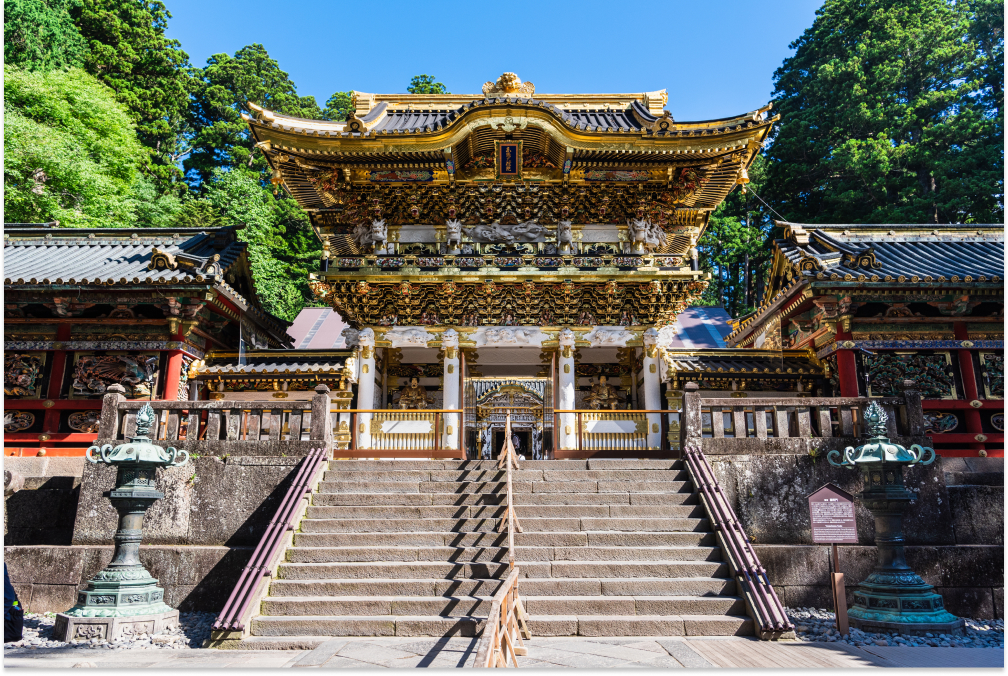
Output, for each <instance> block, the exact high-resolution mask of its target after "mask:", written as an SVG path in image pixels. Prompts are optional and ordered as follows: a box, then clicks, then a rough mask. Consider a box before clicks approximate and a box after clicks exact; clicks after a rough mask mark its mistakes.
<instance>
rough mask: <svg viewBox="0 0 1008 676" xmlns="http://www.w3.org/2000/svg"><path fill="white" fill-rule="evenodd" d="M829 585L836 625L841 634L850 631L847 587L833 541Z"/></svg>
mask: <svg viewBox="0 0 1008 676" xmlns="http://www.w3.org/2000/svg"><path fill="white" fill-rule="evenodd" d="M830 587H831V589H832V591H833V610H834V612H835V614H836V627H837V631H839V632H840V633H841V634H843V635H845V636H846V635H847V634H848V633H850V626H849V624H848V623H847V589H846V587H845V586H844V576H843V573H841V572H840V559H839V553H838V551H837V546H836V543H835V542H834V543H833V572H832V573H830Z"/></svg>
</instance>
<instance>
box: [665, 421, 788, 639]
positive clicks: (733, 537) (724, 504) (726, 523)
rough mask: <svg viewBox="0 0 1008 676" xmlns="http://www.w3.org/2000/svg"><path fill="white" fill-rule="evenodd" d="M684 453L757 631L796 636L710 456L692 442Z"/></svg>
mask: <svg viewBox="0 0 1008 676" xmlns="http://www.w3.org/2000/svg"><path fill="white" fill-rule="evenodd" d="M694 441H695V440H694ZM683 457H684V459H685V464H686V469H687V470H688V471H689V473H690V478H691V479H692V480H693V485H694V486H696V487H697V490H698V492H699V493H700V502H701V504H702V505H703V506H704V509H705V510H706V512H707V516H708V518H709V519H710V522H711V525H712V526H713V527H714V531H715V533H716V534H717V538H718V544H719V545H720V546H721V551H722V552H723V553H724V555H725V558H726V559H727V560H728V565H729V567H730V568H731V571H732V576H733V577H734V578H735V581H736V582H737V583H738V585H739V589H740V590H741V592H742V596H743V598H744V599H745V602H746V609H747V610H748V611H749V614H750V616H752V618H753V621H754V622H755V625H756V627H755V629H756V635H757V636H758V637H760V638H762V639H779V638H794V625H793V624H792V623H791V621H790V620H789V619H788V616H787V612H786V611H785V610H784V606H783V604H782V603H781V602H780V599H778V598H777V592H775V591H774V588H773V587H772V586H771V585H770V580H769V578H767V572H766V569H765V568H764V567H763V564H761V563H760V560H759V557H758V556H756V551H755V550H754V549H753V546H752V543H751V542H750V541H749V537H748V536H747V535H746V534H745V531H744V530H742V525H741V524H740V523H739V520H738V517H737V516H735V510H734V509H732V506H731V505H730V504H729V503H728V500H727V499H725V496H724V491H722V490H721V485H720V484H719V483H718V480H717V477H716V476H715V475H714V470H713V469H712V468H711V466H710V463H708V462H707V458H705V457H704V454H703V452H702V451H701V450H700V448H699V447H698V446H696V445H695V444H693V443H688V444H687V445H686V447H685V453H684V456H683Z"/></svg>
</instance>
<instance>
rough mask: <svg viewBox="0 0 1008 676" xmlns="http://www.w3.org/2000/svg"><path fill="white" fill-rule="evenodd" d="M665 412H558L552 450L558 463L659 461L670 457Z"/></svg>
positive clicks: (674, 412) (556, 413)
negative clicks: (611, 459)
mask: <svg viewBox="0 0 1008 676" xmlns="http://www.w3.org/2000/svg"><path fill="white" fill-rule="evenodd" d="M673 414H675V415H676V417H677V418H678V415H677V412H676V411H666V410H656V411H651V410H645V409H634V410H615V411H613V410H595V409H572V410H561V409H557V410H555V411H554V412H553V448H554V449H555V450H554V457H556V458H558V459H561V458H562V459H580V458H590V457H596V458H598V457H632V458H647V457H652V458H660V457H668V456H669V455H670V454H673V453H674V451H673V450H672V449H671V447H670V445H669V442H668V424H669V420H668V418H669V415H673Z"/></svg>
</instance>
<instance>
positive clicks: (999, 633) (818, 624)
mask: <svg viewBox="0 0 1008 676" xmlns="http://www.w3.org/2000/svg"><path fill="white" fill-rule="evenodd" d="M786 610H787V614H788V617H789V618H791V621H792V622H794V624H795V629H796V632H797V634H798V640H800V641H826V642H829V643H848V644H850V645H857V646H864V645H877V646H914V647H921V646H924V647H926V646H934V647H938V646H941V647H943V648H950V647H951V648H1001V649H1002V650H1003V649H1004V620H971V619H969V618H966V634H965V635H964V636H951V635H947V634H935V635H933V636H932V635H931V634H927V635H925V636H910V635H908V634H897V633H895V632H893V633H887V634H869V633H866V632H863V631H861V630H860V629H855V628H853V627H851V630H850V633H849V634H848V635H847V636H842V635H840V633H839V632H838V631H837V629H836V618H835V617H834V616H833V613H832V611H829V610H826V609H824V608H787V609H786Z"/></svg>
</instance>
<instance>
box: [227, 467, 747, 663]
mask: <svg viewBox="0 0 1008 676" xmlns="http://www.w3.org/2000/svg"><path fill="white" fill-rule="evenodd" d="M521 466H522V469H521V470H518V471H515V472H514V474H513V490H514V495H515V511H516V513H517V515H518V518H519V519H520V521H521V524H522V526H523V528H524V532H523V533H520V534H516V536H515V549H516V552H515V560H516V563H517V565H519V566H520V568H521V573H522V577H523V579H522V581H521V585H520V591H521V594H522V598H523V600H524V603H525V608H526V610H527V611H528V613H529V615H530V616H531V627H530V628H531V630H532V632H533V635H534V636H569V635H581V636H676V635H683V634H686V635H694V636H695V635H732V634H751V633H752V631H753V628H752V621H751V620H750V619H749V618H748V617H747V616H746V615H745V605H744V602H743V600H742V599H741V598H740V597H738V596H736V595H735V593H736V590H735V583H734V581H733V580H732V579H731V576H730V572H729V570H728V566H727V564H726V563H724V562H723V561H722V557H721V552H720V550H719V548H718V546H717V544H716V539H715V536H714V534H713V533H711V532H710V530H709V528H710V526H709V524H708V521H707V519H706V515H705V514H704V511H703V508H702V507H701V506H700V505H699V504H698V500H697V496H696V494H695V493H694V492H693V487H692V484H691V483H690V481H689V476H688V473H687V472H686V470H685V469H684V467H683V465H682V462H681V461H679V460H587V461H586V460H559V461H558V460H550V461H525V462H522V463H521ZM506 490H507V488H506V474H505V472H504V471H503V470H498V469H497V468H496V463H495V462H494V461H455V460H434V461H425V460H397V461H360V460H345V461H333V462H331V463H330V469H329V471H328V472H326V475H325V477H324V478H323V481H322V482H321V483H320V485H319V492H318V493H316V494H315V495H314V496H313V500H312V505H311V506H310V507H309V508H308V512H307V514H306V516H305V518H304V519H303V520H302V521H301V528H300V531H299V532H298V533H296V534H295V536H294V541H293V546H291V547H290V548H289V549H288V550H287V553H286V559H285V561H284V562H283V563H281V564H280V566H279V569H278V571H277V576H276V579H274V580H273V582H272V583H271V585H270V588H269V593H268V595H267V597H266V598H265V599H264V600H263V602H262V605H261V613H262V614H261V615H258V616H256V617H254V618H253V620H252V624H251V634H252V637H251V638H250V639H247V640H246V641H245V643H246V644H256V643H260V644H264V645H262V647H271V646H272V647H307V648H310V647H314V646H315V645H317V644H318V643H320V642H321V641H322V640H324V637H327V636H392V635H396V636H446V635H461V636H473V635H477V634H478V633H479V632H480V631H481V630H482V625H483V623H484V620H485V618H486V616H487V615H488V614H489V611H490V606H491V599H492V597H493V595H494V593H495V592H496V590H497V587H498V585H499V584H500V582H499V581H500V580H501V579H503V578H504V577H505V576H506V572H507V534H506V532H505V533H498V532H497V527H498V523H499V517H500V516H501V515H502V514H503V512H504V507H503V505H502V501H503V497H504V495H505V493H506ZM249 647H252V645H249Z"/></svg>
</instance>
